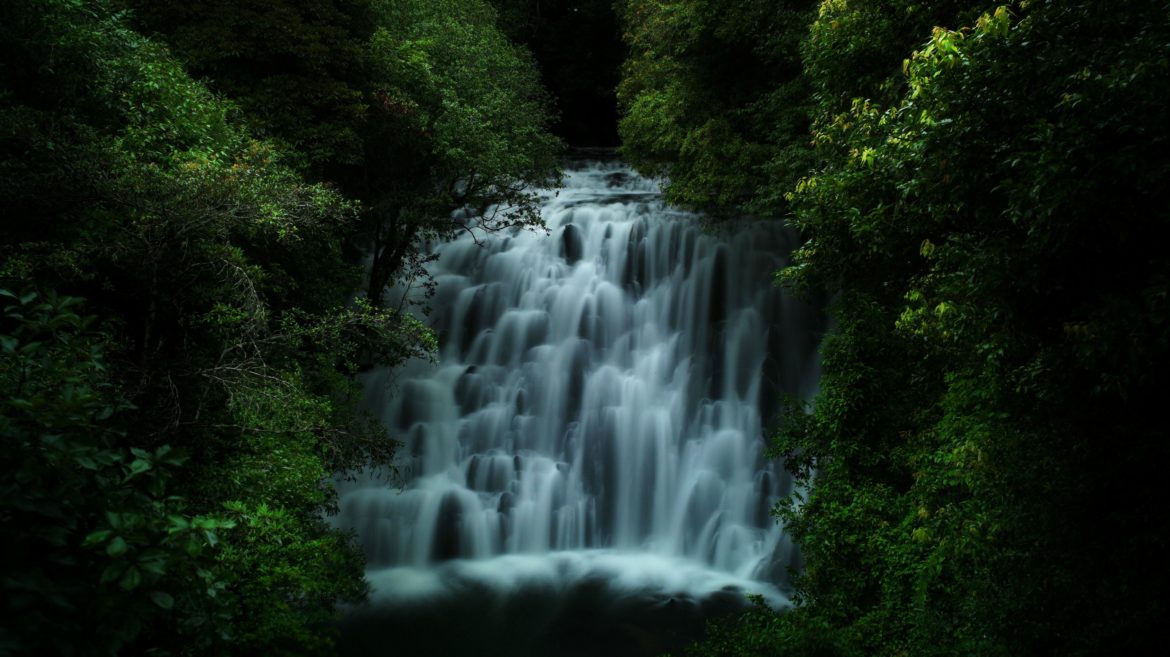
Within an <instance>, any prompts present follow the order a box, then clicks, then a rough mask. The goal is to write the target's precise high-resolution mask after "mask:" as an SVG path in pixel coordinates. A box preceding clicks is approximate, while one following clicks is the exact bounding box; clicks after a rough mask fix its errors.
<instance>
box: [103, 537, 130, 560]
mask: <svg viewBox="0 0 1170 657" xmlns="http://www.w3.org/2000/svg"><path fill="white" fill-rule="evenodd" d="M129 548H130V546H128V545H126V539H124V538H122V537H121V536H115V537H114V540H112V541H110V544H109V545H107V546H106V554H108V555H110V556H111V557H120V556H122V555H123V554H126V551H127V550H128V549H129Z"/></svg>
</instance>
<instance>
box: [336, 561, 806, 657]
mask: <svg viewBox="0 0 1170 657" xmlns="http://www.w3.org/2000/svg"><path fill="white" fill-rule="evenodd" d="M368 577H369V579H370V581H371V583H372V584H373V587H374V589H373V591H372V593H371V596H370V602H369V603H368V604H366V605H363V606H362V607H359V608H353V609H349V610H347V611H346V614H345V618H344V620H343V621H342V623H341V628H342V642H341V646H340V647H341V651H340V654H342V655H354V656H355V657H356V656H358V655H361V657H373V656H375V655H381V654H387V655H389V654H413V655H443V656H444V657H455V656H461V655H467V656H468V657H470V656H472V655H475V656H477V657H483V656H494V655H499V656H501V657H503V656H505V655H507V656H508V657H523V656H528V657H544V656H546V655H547V656H549V657H553V656H556V657H586V656H594V655H598V656H600V655H605V656H607V657H652V656H655V655H661V654H663V653H666V652H671V651H674V652H676V653H677V652H678V651H679V650H680V649H681V648H682V647H684V646H685V645H686V644H687V643H689V642H690V641H693V640H694V639H696V638H698V637H699V636H700V635H701V633H702V631H703V626H704V624H705V622H706V621H707V620H709V619H712V618H716V617H719V616H722V615H726V614H731V613H734V612H737V611H741V610H743V609H744V608H746V607H747V606H748V605H749V604H750V600H749V598H748V596H749V595H750V596H760V597H761V598H762V599H763V600H764V602H765V603H766V604H768V605H770V606H772V607H774V608H783V607H786V606H787V605H788V599H787V598H786V597H785V596H784V594H783V593H782V592H781V591H780V590H779V589H777V588H776V587H774V586H772V585H769V584H766V583H762V582H759V581H752V580H746V579H740V578H737V577H734V576H732V575H728V574H727V573H725V572H720V571H716V570H711V569H709V568H707V567H704V566H703V565H702V564H699V563H696V562H693V561H687V560H682V559H672V558H665V557H659V556H653V555H647V554H644V553H623V552H615V551H609V550H588V551H572V552H554V553H549V554H542V555H505V556H500V557H497V558H493V559H486V560H455V561H450V562H446V563H444V564H442V565H441V566H439V567H434V566H431V567H427V568H412V567H394V568H386V569H383V570H378V571H371V572H370V573H369V574H368Z"/></svg>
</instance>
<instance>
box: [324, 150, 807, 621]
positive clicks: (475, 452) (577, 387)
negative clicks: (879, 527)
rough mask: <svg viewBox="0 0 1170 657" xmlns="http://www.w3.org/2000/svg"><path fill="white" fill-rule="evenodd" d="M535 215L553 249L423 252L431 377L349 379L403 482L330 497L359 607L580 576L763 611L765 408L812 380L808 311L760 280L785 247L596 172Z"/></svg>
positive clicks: (535, 236) (782, 562)
mask: <svg viewBox="0 0 1170 657" xmlns="http://www.w3.org/2000/svg"><path fill="white" fill-rule="evenodd" d="M544 199H545V205H544V218H545V221H546V222H547V225H548V227H549V231H550V235H545V234H543V233H538V232H530V231H517V232H512V233H509V234H506V235H490V236H486V237H483V239H482V241H483V242H484V244H483V245H482V246H479V245H477V244H475V242H474V241H473V240H472V239H471V237H470V236H466V237H464V238H462V239H459V240H457V241H454V242H451V243H447V244H443V245H441V246H440V247H439V248H438V253H439V258H438V260H437V261H436V263H434V265H433V267H432V268H431V271H432V274H433V275H434V277H435V279H436V280H437V281H438V283H439V289H438V293H437V295H436V297H435V299H434V300H433V306H434V308H435V311H434V313H433V315H432V318H431V322H432V325H433V326H434V327H435V328H436V329H437V330H438V331H439V333H440V337H441V340H442V344H443V347H442V351H441V354H440V358H439V362H438V363H437V364H427V363H412V364H410V365H408V366H407V367H406V368H405V369H404V370H400V371H399V372H398V373H397V374H396V375H395V378H394V379H393V381H390V380H389V379H388V378H387V377H388V374H387V373H384V372H383V373H380V374H376V375H373V376H371V377H369V378H368V379H367V396H368V399H369V400H370V402H371V404H372V405H373V406H374V407H375V408H376V409H378V411H379V412H380V415H381V420H382V421H383V422H384V423H385V424H386V425H387V426H388V427H389V428H390V430H391V432H392V434H393V435H395V436H397V437H399V438H400V439H402V440H403V441H404V443H405V445H404V447H403V448H402V449H401V450H400V458H399V462H398V464H397V465H398V468H399V471H400V472H402V473H404V475H405V484H404V485H402V486H396V485H394V484H388V483H386V482H385V481H384V480H377V479H371V480H369V481H364V482H359V483H357V484H354V485H349V486H347V487H344V488H343V490H342V492H341V497H340V508H341V512H340V514H339V516H338V518H337V519H336V521H337V522H338V523H339V524H340V525H342V526H345V527H352V528H354V529H355V530H356V531H357V533H358V536H359V538H360V541H361V543H362V545H363V546H364V548H365V550H366V555H367V559H368V566H369V568H370V578H371V581H373V582H374V584H375V593H374V599H375V600H383V601H387V600H389V601H400V602H402V603H407V602H409V600H410V599H412V598H417V597H435V596H440V595H442V594H443V593H444V591H448V590H449V589H450V586H449V583H450V582H451V581H455V580H469V579H470V580H475V581H477V582H480V583H485V582H486V583H488V584H489V585H492V586H497V587H499V588H500V589H502V590H507V589H516V588H517V587H519V586H521V585H523V584H524V583H525V582H528V581H531V580H533V579H534V578H535V579H541V580H543V581H560V582H564V581H579V580H582V579H586V578H601V579H605V580H606V581H608V582H610V583H611V584H612V585H613V586H614V587H617V588H619V589H620V588H628V589H640V590H648V589H656V590H660V591H663V592H666V593H667V594H670V595H674V594H676V593H678V594H682V593H686V594H690V595H694V596H702V595H703V594H704V593H709V592H713V591H718V590H720V589H726V588H727V587H733V588H736V589H743V590H745V591H749V592H758V593H762V594H764V595H765V596H766V597H767V599H769V600H770V601H771V602H772V603H773V604H775V605H782V604H784V603H785V600H784V598H783V595H782V594H781V593H780V589H779V588H777V586H780V587H782V586H783V585H784V583H785V575H784V573H785V570H786V568H787V566H788V565H789V564H790V562H791V561H792V559H793V558H794V550H793V547H792V545H791V544H790V542H789V540H788V538H787V537H786V535H785V534H784V532H783V529H782V527H780V526H779V525H778V524H777V523H776V522H775V520H774V519H773V518H772V517H771V516H770V515H769V514H768V509H769V508H770V507H771V505H772V504H773V503H774V502H775V501H776V500H777V499H779V498H780V497H781V496H783V495H787V494H788V493H789V492H790V488H791V480H790V479H789V477H788V476H787V474H785V473H784V472H783V470H782V469H780V468H779V467H778V466H777V465H775V464H773V463H769V462H768V461H766V460H765V458H764V456H763V447H764V437H763V427H762V425H763V423H764V422H763V420H764V419H768V418H766V416H765V415H764V414H765V413H767V412H770V411H766V410H763V409H765V408H773V406H772V405H773V404H774V403H775V401H776V400H778V399H779V397H780V396H781V395H782V394H790V395H795V396H798V397H806V398H807V397H808V396H809V394H810V393H811V391H812V387H813V386H814V385H815V381H816V375H817V372H816V359H815V356H814V353H813V344H814V339H815V336H814V335H813V330H812V326H811V323H810V320H809V317H810V314H809V311H808V310H807V309H806V308H805V307H804V306H803V305H801V304H799V303H796V302H794V301H792V300H790V299H788V298H787V297H786V295H784V294H783V293H781V292H780V291H779V290H777V289H776V288H775V287H774V286H773V285H772V272H774V271H775V270H776V269H778V268H779V267H780V266H782V264H783V258H784V257H785V256H786V254H787V252H788V250H789V248H790V246H789V244H788V240H787V236H786V234H785V233H784V231H783V230H782V229H781V227H780V226H779V225H778V224H777V223H776V222H754V223H746V222H745V223H743V224H741V225H738V226H736V227H735V228H734V230H733V231H731V232H730V233H729V234H728V235H724V236H720V235H716V234H709V233H705V232H704V231H703V230H702V229H701V227H700V225H699V219H698V217H696V216H694V215H691V214H686V213H681V212H677V211H672V210H669V209H667V208H665V207H664V205H663V204H662V202H661V200H660V198H659V195H658V190H657V188H656V186H655V185H654V184H653V183H652V182H650V181H648V180H645V179H643V178H641V177H638V176H636V175H635V174H633V173H632V172H630V171H629V170H628V169H627V168H625V167H624V166H623V165H620V164H618V163H614V162H610V163H599V162H591V163H586V164H580V165H577V166H576V167H575V168H573V169H572V170H570V171H568V172H567V176H566V185H565V188H564V189H562V190H560V191H559V192H557V193H554V192H547V193H546V194H545V195H544Z"/></svg>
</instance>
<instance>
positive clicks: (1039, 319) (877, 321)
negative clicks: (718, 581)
mask: <svg viewBox="0 0 1170 657" xmlns="http://www.w3.org/2000/svg"><path fill="white" fill-rule="evenodd" d="M628 4H629V6H630V8H631V9H630V13H629V14H628V15H627V18H628V20H629V21H630V27H629V32H630V34H631V37H630V38H631V44H632V47H633V50H634V52H635V59H634V60H632V61H631V63H630V64H629V69H628V70H627V74H626V76H627V77H626V81H625V82H624V84H625V85H626V86H625V87H624V88H625V89H627V90H628V95H627V98H628V100H627V104H626V107H627V110H628V114H627V116H626V118H625V119H624V120H623V126H622V129H623V134H626V135H628V136H627V138H626V142H625V148H626V149H627V151H629V152H630V155H631V157H632V159H633V160H634V161H635V162H636V163H638V164H639V165H640V166H643V167H644V168H646V169H647V170H649V171H651V172H654V173H663V174H666V175H669V176H670V177H671V186H672V189H674V188H675V187H678V186H683V187H684V188H685V191H674V192H673V197H674V198H675V199H676V200H679V201H680V202H686V203H690V204H701V203H702V200H703V199H704V198H705V199H714V200H716V201H717V202H719V203H721V204H722V203H726V204H731V205H733V206H736V207H741V208H743V207H746V208H748V209H751V210H754V211H756V212H762V211H765V210H770V212H771V213H772V214H783V215H786V216H788V218H789V221H791V222H792V223H793V224H794V225H795V226H797V227H798V228H799V229H800V231H801V232H802V234H803V236H804V238H805V240H806V241H805V244H804V247H803V248H802V249H800V251H799V252H798V253H797V254H796V256H795V262H794V265H793V266H792V267H790V268H788V269H787V270H785V271H784V272H783V273H782V276H781V279H782V281H783V282H785V283H787V284H789V285H792V286H793V287H795V288H797V289H804V290H814V291H815V290H827V291H828V292H830V293H831V295H832V299H833V301H832V303H831V307H830V312H831V315H832V318H833V321H834V325H833V328H832V330H831V331H830V333H829V334H828V336H827V337H826V339H825V342H824V344H823V346H822V355H823V360H824V378H823V380H822V385H821V390H820V392H819V394H818V396H817V398H816V399H815V402H814V404H813V406H812V409H811V412H810V414H808V415H805V414H804V413H800V412H797V413H794V414H791V415H790V416H789V417H788V418H787V420H786V423H785V426H784V428H783V430H782V432H781V434H780V436H779V437H778V440H777V443H776V448H775V449H776V453H777V454H778V455H785V456H786V457H787V462H788V464H789V467H790V468H791V469H792V470H793V471H794V472H796V473H797V474H798V476H799V477H800V478H801V479H802V480H803V481H804V482H805V483H806V484H809V485H811V489H809V490H808V491H807V493H806V497H807V499H805V500H803V501H802V502H801V501H800V500H793V501H790V502H789V503H788V504H786V505H784V506H783V507H782V508H781V509H780V510H779V513H780V516H781V517H782V518H783V520H784V521H785V522H786V523H787V525H788V527H789V529H790V530H791V531H792V532H793V533H794V534H795V536H796V537H797V538H798V539H799V540H800V542H801V545H802V548H803V551H804V556H805V559H806V564H807V567H806V569H805V570H804V572H803V573H801V574H800V576H799V578H798V580H797V591H796V594H797V600H798V606H797V608H796V609H795V611H793V612H791V613H790V614H787V615H786V616H784V617H777V616H775V615H773V614H771V613H770V612H768V611H766V610H760V611H756V612H753V613H752V614H751V615H749V616H748V617H746V618H745V619H744V620H743V621H741V622H740V623H739V624H738V625H733V626H730V627H727V626H721V627H719V628H716V629H715V630H714V631H713V633H712V638H711V640H710V641H708V642H707V643H705V644H703V645H700V646H697V647H696V648H695V650H694V652H695V654H700V655H731V654H737V655H738V654H751V655H771V654H784V655H788V654H791V655H807V654H858V655H872V654H881V655H929V654H939V655H952V654H980V655H1000V654H1002V655H1022V654H1121V653H1124V654H1160V653H1163V652H1165V651H1166V650H1167V643H1168V639H1167V638H1166V637H1165V635H1164V633H1162V632H1161V630H1160V629H1159V624H1160V619H1161V618H1164V617H1165V616H1166V614H1167V608H1166V603H1165V595H1164V593H1163V592H1164V591H1165V590H1166V587H1167V585H1168V584H1170V582H1168V577H1167V568H1166V567H1165V566H1164V564H1163V563H1162V561H1163V557H1162V556H1161V555H1162V553H1163V551H1164V548H1165V546H1166V545H1167V543H1168V539H1170V536H1168V535H1167V527H1170V523H1168V522H1167V521H1168V520H1170V518H1168V517H1167V511H1166V508H1165V506H1164V505H1162V504H1160V503H1159V502H1158V501H1157V500H1160V499H1162V498H1163V497H1165V494H1166V493H1167V486H1166V484H1165V481H1166V480H1165V477H1163V476H1162V475H1161V474H1160V473H1161V472H1162V471H1163V470H1165V468H1166V467H1167V466H1168V465H1170V453H1168V451H1170V449H1168V447H1167V445H1168V443H1167V441H1166V432H1165V429H1164V424H1163V423H1162V422H1160V421H1159V420H1158V419H1157V414H1156V413H1155V411H1156V410H1157V404H1158V403H1159V400H1160V399H1161V398H1163V397H1164V395H1165V391H1166V390H1167V383H1168V382H1167V375H1166V372H1165V368H1164V366H1163V364H1164V363H1165V362H1167V360H1168V358H1167V357H1168V356H1170V354H1168V347H1170V345H1168V338H1167V335H1168V334H1167V331H1166V319H1165V318H1166V316H1167V308H1166V300H1167V299H1166V296H1167V290H1168V289H1170V288H1168V284H1170V280H1168V278H1167V277H1168V274H1170V259H1168V258H1167V257H1166V255H1165V252H1164V250H1162V249H1160V248H1159V246H1158V241H1157V239H1156V236H1157V235H1159V234H1161V232H1162V231H1164V230H1165V229H1166V227H1167V224H1168V222H1170V198H1168V197H1167V194H1166V185H1165V181H1166V180H1167V179H1170V178H1168V176H1170V157H1168V156H1167V155H1166V150H1165V148H1166V144H1167V143H1168V140H1170V121H1168V120H1167V111H1166V107H1168V106H1170V105H1168V103H1170V84H1168V83H1167V79H1168V78H1167V73H1170V70H1168V67H1170V50H1168V48H1170V22H1168V21H1167V19H1166V17H1167V16H1168V15H1170V6H1168V5H1167V4H1166V3H1165V2H1154V1H1148V2H1136V1H1135V2H1122V3H1098V2H1090V1H1087V0H1085V1H1080V2H1055V1H1051V2H1045V1H1039V0H1032V1H1030V2H1029V1H1022V2H1017V3H1012V4H1008V5H1004V6H996V4H995V3H981V2H970V1H968V2H930V3H926V2H910V1H905V0H901V1H892V0H887V1H873V2H860V1H853V0H824V1H823V2H821V3H820V6H819V8H818V9H817V11H816V13H815V16H813V17H811V23H807V22H806V23H802V24H799V25H796V24H793V25H788V26H787V27H783V26H782V27H781V28H780V29H785V30H788V31H791V32H795V33H798V34H799V38H800V39H801V44H800V47H799V64H800V66H801V67H802V69H803V72H802V74H801V75H802V77H803V84H804V85H805V91H804V93H806V94H807V95H806V96H804V97H802V98H799V99H798V100H797V101H796V103H795V104H794V105H793V106H792V107H793V108H795V107H809V108H811V109H810V111H811V115H810V119H811V126H812V129H811V131H810V133H809V134H807V135H798V134H796V133H793V134H790V135H789V136H788V137H787V138H788V139H789V140H791V143H793V144H799V143H800V142H801V140H802V139H806V140H807V142H808V143H810V144H811V147H810V148H811V155H810V157H811V158H812V160H811V163H810V164H808V165H807V168H806V169H805V171H804V172H803V173H802V174H800V175H799V178H798V179H797V180H793V181H790V180H786V179H785V178H784V177H783V176H776V177H769V175H768V173H767V171H766V170H765V169H764V168H761V166H760V165H759V164H757V163H756V162H754V161H745V160H743V159H742V157H744V155H743V154H744V153H745V152H750V150H749V151H744V150H742V149H734V150H733V154H728V153H727V152H725V151H724V150H723V149H724V148H725V147H726V145H727V142H726V141H725V140H722V139H720V140H718V143H717V144H714V145H712V146H709V147H704V148H702V149H701V150H700V151H695V150H694V146H695V145H697V144H701V143H702V142H701V141H699V140H698V137H697V135H698V134H699V133H698V131H697V129H696V128H695V127H694V126H696V125H698V124H699V122H701V121H705V120H707V119H704V118H703V112H704V111H705V108H707V107H710V106H711V104H710V103H706V104H702V105H700V106H699V109H696V108H694V107H692V106H690V105H689V104H688V103H689V102H692V101H690V100H687V99H694V98H704V95H703V94H712V97H713V98H718V99H727V98H731V99H734V98H735V96H733V95H728V94H727V93H726V92H725V91H724V89H723V87H722V86H721V85H723V84H724V83H725V82H726V78H725V77H722V76H721V77H720V78H719V82H718V83H717V84H714V83H711V82H710V81H705V80H704V79H703V78H702V77H701V76H700V75H698V74H697V73H696V70H697V69H696V62H706V61H707V60H708V59H718V58H720V57H722V56H723V55H714V56H711V57H707V56H705V55H704V54H703V51H702V50H698V49H695V48H694V47H693V46H692V45H691V44H692V43H695V41H692V39H694V38H696V37H695V36H693V35H702V34H705V33H708V32H709V33H714V34H717V33H718V30H719V29H720V27H721V26H722V21H723V17H725V16H726V15H728V12H727V11H725V10H726V8H722V9H714V10H712V9H711V7H712V5H716V4H719V3H706V2H698V1H697V0H696V1H694V2H682V3H660V2H641V1H638V0H631V2H629V3H628ZM728 4H731V3H728ZM785 11H786V10H785V9H777V10H775V12H774V14H773V15H775V16H780V15H784V12H785ZM764 24H766V23H765V22H764V21H758V22H754V23H752V26H753V27H752V29H741V30H738V31H734V32H732V33H731V34H729V35H728V36H727V37H726V38H729V39H733V40H735V41H736V42H737V43H739V44H740V47H741V48H751V49H754V50H755V51H756V52H762V51H763V50H762V49H764V48H765V47H766V46H765V44H766V43H769V42H768V41H766V40H764V39H762V38H761V36H760V34H759V32H758V31H756V29H757V28H758V26H760V25H764ZM939 25H943V26H951V27H950V29H948V28H947V27H937V26H939ZM684 28H687V29H684ZM684 35H685V36H684ZM788 52H791V50H789V51H788ZM638 53H643V54H641V55H640V56H641V58H642V59H638V57H639V54H638ZM789 65H790V66H792V65H794V64H793V63H791V62H790V63H789ZM644 80H651V81H652V82H653V83H654V85H656V86H648V85H647V83H646V82H644ZM773 84H774V83H773V82H769V81H767V80H765V79H761V80H760V81H759V83H758V84H756V85H754V86H753V87H752V89H753V91H754V93H757V94H765V93H766V92H767V91H768V90H769V89H771V88H773V86H772V85H773ZM748 95H749V96H750V94H748ZM652 107H657V108H658V109H651V108H652ZM725 107H726V106H724V108H721V111H722V112H727V113H728V114H729V115H731V116H734V115H735V114H734V112H729V111H728V110H727V109H726V108H725ZM748 112H749V114H750V115H751V116H752V117H753V118H758V119H761V120H767V121H768V122H769V125H771V126H776V125H779V124H778V123H777V122H775V121H774V120H771V119H770V116H771V114H770V113H769V112H770V110H769V109H768V108H766V107H764V106H757V107H756V108H751V109H749V110H748ZM745 125H750V124H745ZM744 134H745V137H744V139H745V140H746V141H747V142H749V143H752V142H755V143H767V141H766V140H767V139H768V137H769V133H767V132H760V131H751V130H747V131H746V132H745V133H744ZM773 139H775V138H774V137H773ZM774 143H778V142H774ZM704 167H707V168H706V169H705V168H704ZM696 172H699V174H701V175H696ZM708 172H710V173H708ZM788 175H790V174H788ZM749 176H758V177H759V178H760V180H763V182H758V181H756V180H751V181H749V182H747V183H746V184H741V183H740V182H738V181H739V179H741V178H742V179H745V180H746V179H747V177H749ZM729 177H731V179H733V180H736V185H735V186H734V187H733V188H732V189H734V190H735V193H728V189H729V187H728V184H727V181H728V179H729ZM772 185H780V186H785V185H787V186H788V193H787V194H786V195H785V196H784V197H783V198H777V196H776V194H775V188H774V187H773V186H772ZM733 209H734V208H729V210H733Z"/></svg>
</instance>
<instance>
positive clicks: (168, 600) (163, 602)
mask: <svg viewBox="0 0 1170 657" xmlns="http://www.w3.org/2000/svg"><path fill="white" fill-rule="evenodd" d="M150 599H151V600H152V601H153V602H154V604H156V605H158V606H159V607H161V608H163V609H170V608H172V607H174V606H175V599H174V598H173V597H171V595H170V594H169V593H164V592H162V591H151V592H150Z"/></svg>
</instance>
